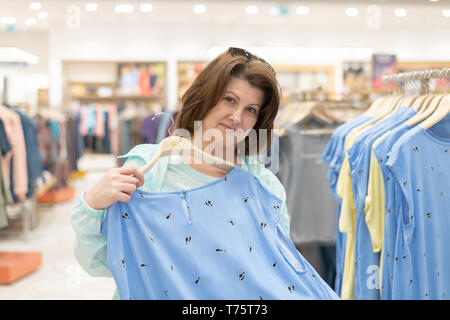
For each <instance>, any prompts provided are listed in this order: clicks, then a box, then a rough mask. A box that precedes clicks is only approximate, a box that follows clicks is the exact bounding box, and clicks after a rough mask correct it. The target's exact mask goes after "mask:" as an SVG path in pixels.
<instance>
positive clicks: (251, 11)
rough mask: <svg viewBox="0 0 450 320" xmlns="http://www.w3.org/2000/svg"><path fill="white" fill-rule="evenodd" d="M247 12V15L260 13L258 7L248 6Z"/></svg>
mask: <svg viewBox="0 0 450 320" xmlns="http://www.w3.org/2000/svg"><path fill="white" fill-rule="evenodd" d="M245 12H246V13H247V14H257V13H258V7H257V6H247V7H246V8H245Z"/></svg>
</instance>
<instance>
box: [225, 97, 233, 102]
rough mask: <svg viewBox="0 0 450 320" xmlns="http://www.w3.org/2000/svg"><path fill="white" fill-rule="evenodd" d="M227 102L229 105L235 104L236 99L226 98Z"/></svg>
mask: <svg viewBox="0 0 450 320" xmlns="http://www.w3.org/2000/svg"><path fill="white" fill-rule="evenodd" d="M225 100H226V101H227V102H229V103H233V102H234V99H233V98H230V97H225Z"/></svg>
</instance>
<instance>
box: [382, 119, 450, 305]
mask: <svg viewBox="0 0 450 320" xmlns="http://www.w3.org/2000/svg"><path fill="white" fill-rule="evenodd" d="M386 166H387V167H388V168H389V170H390V171H391V172H392V173H393V176H394V177H395V179H396V181H397V183H398V185H399V188H398V189H399V190H400V194H399V197H401V202H400V203H401V204H402V207H401V209H402V210H401V212H397V213H396V214H397V215H399V219H398V221H399V224H400V226H399V228H398V233H397V237H396V253H395V260H394V277H393V286H395V290H393V296H392V298H393V299H449V298H450V293H449V292H450V268H449V266H450V233H449V230H450V216H449V212H450V114H449V115H447V116H446V118H445V119H444V120H442V121H440V122H439V123H437V124H436V125H434V126H433V127H431V128H430V129H428V130H425V129H423V128H422V127H421V126H420V125H418V126H416V127H415V128H413V129H411V130H409V131H408V132H407V133H405V134H404V135H403V136H402V137H401V138H400V139H399V140H398V141H397V143H395V144H394V146H393V148H392V151H391V154H390V156H389V160H388V162H387V164H386Z"/></svg>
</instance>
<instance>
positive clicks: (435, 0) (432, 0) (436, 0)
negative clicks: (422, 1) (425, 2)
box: [430, 0, 439, 2]
mask: <svg viewBox="0 0 450 320" xmlns="http://www.w3.org/2000/svg"><path fill="white" fill-rule="evenodd" d="M430 1H431V2H438V1H439V0H430Z"/></svg>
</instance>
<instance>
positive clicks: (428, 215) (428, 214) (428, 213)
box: [425, 211, 433, 219]
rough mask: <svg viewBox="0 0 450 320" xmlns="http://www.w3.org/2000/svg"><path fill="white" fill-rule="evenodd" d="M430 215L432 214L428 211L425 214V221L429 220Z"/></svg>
mask: <svg viewBox="0 0 450 320" xmlns="http://www.w3.org/2000/svg"><path fill="white" fill-rule="evenodd" d="M432 215H433V214H432V212H431V211H428V212H427V213H426V214H425V216H426V217H427V219H430V218H431V216H432Z"/></svg>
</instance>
